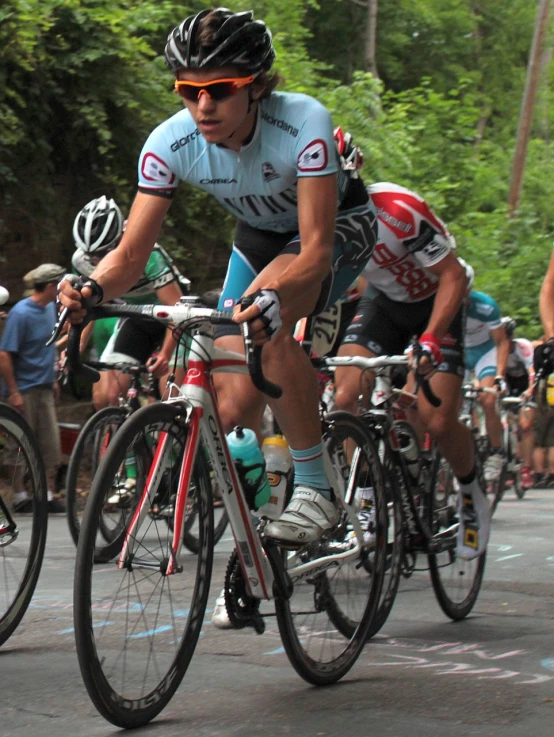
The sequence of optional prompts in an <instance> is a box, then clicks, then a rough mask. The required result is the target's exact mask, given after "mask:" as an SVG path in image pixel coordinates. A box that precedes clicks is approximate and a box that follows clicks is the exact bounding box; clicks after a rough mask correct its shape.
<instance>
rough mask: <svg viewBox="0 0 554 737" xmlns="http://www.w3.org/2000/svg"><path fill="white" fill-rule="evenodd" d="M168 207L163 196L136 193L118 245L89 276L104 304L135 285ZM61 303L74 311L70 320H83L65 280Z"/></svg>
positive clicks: (75, 294) (76, 295) (85, 294)
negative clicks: (100, 290)
mask: <svg viewBox="0 0 554 737" xmlns="http://www.w3.org/2000/svg"><path fill="white" fill-rule="evenodd" d="M170 204H171V201H170V200H168V199H166V198H164V197H157V196H155V195H148V194H143V193H142V192H138V193H137V196H136V197H135V201H134V203H133V206H132V208H131V212H130V213H129V219H128V221H127V226H126V228H125V233H124V234H123V238H122V239H121V243H120V244H119V245H118V247H117V248H115V249H114V250H113V251H111V252H110V253H108V255H107V256H106V257H105V258H103V259H102V261H100V263H99V264H98V266H97V267H96V269H95V270H94V271H93V273H92V274H91V278H92V279H94V280H95V281H96V282H98V284H99V285H100V286H101V287H102V289H103V290H104V298H103V301H104V302H107V301H109V300H111V299H114V298H115V297H119V296H120V295H122V294H125V292H127V291H128V290H129V289H131V287H132V286H133V285H135V284H136V283H137V281H138V280H139V278H140V276H141V275H142V273H143V271H144V268H145V266H146V263H147V261H148V258H149V256H150V254H151V253H152V249H153V248H154V244H155V243H156V240H157V238H158V234H159V232H160V229H161V226H162V223H163V219H164V217H165V214H166V212H167V211H168V209H169V206H170ZM90 294H91V292H89V291H88V289H87V288H85V289H84V290H83V295H82V296H83V297H88V296H90ZM60 300H61V302H62V304H63V305H64V306H65V307H69V308H70V309H71V310H75V313H74V314H72V316H71V319H72V321H80V320H82V319H83V317H84V315H85V311H84V310H83V309H81V295H80V293H79V292H78V291H77V290H76V289H73V288H72V287H71V285H70V283H69V282H68V281H67V280H65V281H63V282H62V284H61V287H60Z"/></svg>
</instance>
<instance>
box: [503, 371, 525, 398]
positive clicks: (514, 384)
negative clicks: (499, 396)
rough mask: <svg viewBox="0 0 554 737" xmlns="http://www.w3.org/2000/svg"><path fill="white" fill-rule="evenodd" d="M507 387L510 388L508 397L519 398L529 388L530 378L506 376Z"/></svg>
mask: <svg viewBox="0 0 554 737" xmlns="http://www.w3.org/2000/svg"><path fill="white" fill-rule="evenodd" d="M506 386H507V388H508V396H510V397H519V396H520V395H521V394H523V392H524V391H527V389H528V388H529V376H528V375H527V374H524V375H523V376H510V375H507V376H506Z"/></svg>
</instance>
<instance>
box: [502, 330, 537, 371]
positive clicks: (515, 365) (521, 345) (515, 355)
mask: <svg viewBox="0 0 554 737" xmlns="http://www.w3.org/2000/svg"><path fill="white" fill-rule="evenodd" d="M533 350H534V349H533V344H532V343H531V341H529V340H526V339H525V338H514V339H513V340H512V347H511V349H510V355H509V356H508V363H507V364H506V375H507V376H511V377H513V378H514V379H518V378H520V377H522V376H525V374H528V373H529V371H530V370H531V369H532V367H533Z"/></svg>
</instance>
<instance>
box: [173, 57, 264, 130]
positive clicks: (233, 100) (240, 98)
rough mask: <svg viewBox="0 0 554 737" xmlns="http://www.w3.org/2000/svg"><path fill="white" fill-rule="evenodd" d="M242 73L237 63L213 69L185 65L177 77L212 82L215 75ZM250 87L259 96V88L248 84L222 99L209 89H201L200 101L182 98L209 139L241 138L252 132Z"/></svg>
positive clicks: (226, 76) (228, 77) (251, 91)
mask: <svg viewBox="0 0 554 737" xmlns="http://www.w3.org/2000/svg"><path fill="white" fill-rule="evenodd" d="M241 76H245V75H244V74H239V73H238V72H237V70H236V69H235V68H234V67H221V68H220V69H211V70H200V69H183V70H180V71H179V72H178V74H177V79H179V80H185V81H190V82H212V81H214V80H216V79H231V78H237V77H241ZM249 90H250V93H251V95H252V97H253V98H254V99H256V97H257V96H258V94H259V92H258V91H256V90H254V89H253V88H251V86H250V85H247V86H244V87H241V88H240V89H239V90H237V92H236V93H235V94H233V95H230V96H229V97H226V98H225V99H223V100H214V99H213V98H212V97H210V95H209V94H207V93H206V92H204V91H200V94H199V97H198V101H197V102H192V101H189V100H183V103H184V104H185V105H186V107H187V109H188V111H189V112H190V114H191V115H192V118H193V120H194V122H195V123H196V125H197V126H198V129H199V130H200V132H201V133H202V135H203V136H204V138H205V139H206V140H207V141H208V142H209V143H226V142H227V141H228V139H229V136H233V139H236V140H238V141H241V140H244V138H246V137H247V136H248V134H249V133H250V129H251V127H252V124H253V118H254V112H253V110H250V114H249V111H248V107H249V97H248V95H249ZM251 118H252V119H251ZM243 127H244V128H245V130H244V131H243V130H242V128H243ZM234 134H236V135H234Z"/></svg>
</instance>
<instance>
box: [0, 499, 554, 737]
mask: <svg viewBox="0 0 554 737" xmlns="http://www.w3.org/2000/svg"><path fill="white" fill-rule="evenodd" d="M553 527H554V491H550V490H532V491H530V492H528V496H527V497H526V498H525V499H524V500H523V501H518V500H517V499H515V497H513V495H512V494H511V493H510V492H508V495H507V498H506V499H505V500H504V501H503V502H502V503H501V505H500V507H499V508H498V510H497V513H496V516H495V519H494V521H493V532H492V537H491V545H490V552H489V558H488V562H487V568H486V572H485V582H484V585H483V589H482V592H481V596H480V599H479V600H478V602H477V605H476V606H475V609H474V611H473V613H472V615H471V616H470V617H469V618H468V619H467V620H465V621H463V622H459V623H453V622H450V621H449V620H447V619H446V618H445V616H444V615H443V614H442V612H441V610H440V608H439V607H438V605H437V603H436V602H435V599H434V595H433V591H432V588H431V586H430V582H429V577H428V574H427V573H424V572H422V573H416V574H415V575H414V576H413V577H412V578H411V579H409V580H404V581H402V583H401V588H400V592H399V595H398V598H397V601H396V604H395V607H394V609H393V611H392V615H391V617H390V619H389V621H388V622H387V623H386V625H385V627H384V628H383V630H382V632H381V633H380V634H379V635H378V636H377V637H376V638H375V640H374V641H372V642H371V643H370V644H368V646H367V647H366V648H365V650H364V652H363V654H362V656H361V658H360V660H359V661H358V663H357V664H356V665H355V667H354V668H353V670H352V671H351V672H350V674H348V676H347V677H346V678H345V679H344V680H343V681H342V682H340V683H339V684H338V685H335V686H332V687H330V688H326V689H316V688H313V687H310V686H308V685H307V684H305V683H304V682H303V681H302V680H301V679H300V678H299V677H298V676H297V675H296V673H295V672H294V671H293V669H292V667H291V666H290V665H289V663H288V660H287V658H286V656H285V655H284V653H283V651H282V648H281V643H280V639H279V635H278V633H277V629H276V624H275V622H274V621H273V620H269V622H268V627H267V631H266V633H265V634H264V635H263V636H261V637H259V636H257V635H256V634H254V633H253V631H250V630H248V631H244V630H243V631H239V632H235V631H231V632H229V631H224V632H222V631H218V630H216V629H215V628H214V627H213V626H212V625H211V624H210V623H209V616H207V617H206V620H207V621H206V624H205V626H204V630H203V634H202V637H201V640H200V643H199V646H198V648H197V651H196V654H195V657H194V659H193V662H192V666H191V668H190V669H189V671H188V673H187V675H186V676H185V680H184V682H183V684H182V686H181V687H180V689H179V691H178V692H177V695H176V696H175V697H174V699H173V701H172V702H171V703H170V705H169V707H168V708H167V709H166V710H165V711H164V712H163V713H162V714H161V716H160V717H158V719H157V720H155V722H153V723H152V724H151V725H150V726H148V727H146V728H144V729H142V730H140V732H141V733H144V734H152V735H156V737H166V736H169V735H195V737H204V736H206V737H207V736H208V735H209V736H222V737H224V736H225V737H226V736H227V735H240V736H241V737H258V736H260V737H261V736H262V735H263V736H264V737H267V736H268V735H269V736H272V735H294V737H296V736H297V735H302V737H327V736H331V735H338V736H339V737H342V736H343V735H346V734H348V735H354V736H356V737H357V736H358V735H359V736H360V737H362V735H363V736H364V737H365V735H368V734H375V735H394V736H395V737H408V736H409V737H414V735H425V736H426V737H434V736H435V735H437V736H438V735H441V737H442V736H444V735H448V736H452V737H458V736H460V737H461V735H464V737H469V736H471V735H475V736H476V737H482V736H483V737H484V735H487V737H489V736H490V735H491V734H492V735H494V734H499V735H502V737H516V735H517V736H518V737H520V736H521V735H533V737H551V735H552V730H553V727H552V725H553V724H554V631H553V625H554V545H553V544H552V537H553V534H552V530H553ZM231 547H232V545H231V540H230V539H229V538H228V537H227V538H224V539H223V541H222V542H221V543H220V544H219V546H218V547H217V549H216V565H215V572H214V577H213V585H212V593H211V596H210V606H211V605H212V604H213V602H214V600H215V597H216V596H217V593H218V591H219V588H220V585H221V582H222V580H223V571H224V569H225V565H226V562H227V558H228V554H229V551H230V550H231ZM74 552H75V551H74V547H73V544H72V542H71V539H70V537H69V534H68V532H67V526H66V522H65V518H63V517H56V518H51V519H50V529H49V536H48V543H47V553H46V558H45V562H44V566H43V570H42V573H41V578H40V581H39V585H38V587H37V592H36V594H35V597H34V599H33V603H32V605H31V608H30V610H29V611H28V613H27V615H26V616H25V619H24V620H23V623H22V625H21V626H20V628H19V629H18V631H17V632H16V633H15V635H14V636H13V637H12V638H11V639H10V640H9V641H8V642H7V643H6V645H5V646H4V647H3V648H2V650H1V651H0V664H1V673H2V705H1V706H0V735H10V736H11V737H53V736H54V735H56V737H59V735H61V734H63V735H67V736H68V737H72V736H73V735H81V734H86V735H87V736H88V737H97V736H99V735H111V734H113V733H114V732H116V731H117V730H116V729H115V728H114V727H113V726H112V725H110V724H109V723H107V722H106V721H104V720H103V719H102V718H101V717H100V716H99V715H98V714H97V712H96V710H95V709H94V707H93V706H92V705H91V703H90V701H89V698H88V695H87V693H86V691H85V689H84V686H83V683H82V680H81V676H80V672H79V668H78V664H77V659H76V655H75V651H74V640H73V631H72V627H73V622H72V577H73V562H74Z"/></svg>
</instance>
